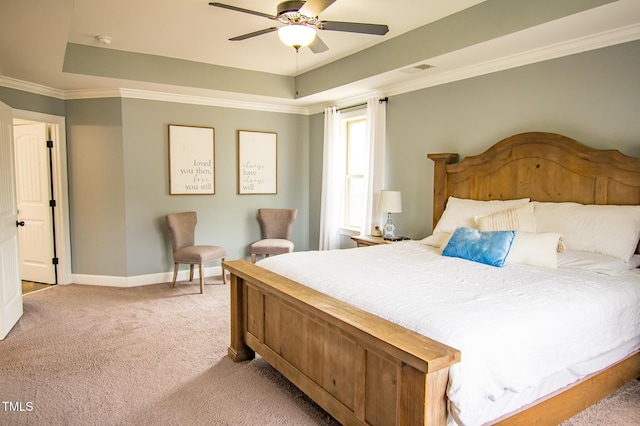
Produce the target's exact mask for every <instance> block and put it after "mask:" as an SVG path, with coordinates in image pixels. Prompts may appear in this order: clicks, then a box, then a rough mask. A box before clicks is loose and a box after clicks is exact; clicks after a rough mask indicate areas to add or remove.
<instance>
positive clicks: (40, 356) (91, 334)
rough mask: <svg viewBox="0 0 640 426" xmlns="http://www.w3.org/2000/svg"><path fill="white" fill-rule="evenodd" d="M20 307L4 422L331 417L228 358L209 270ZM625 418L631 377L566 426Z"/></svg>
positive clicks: (638, 387)
mask: <svg viewBox="0 0 640 426" xmlns="http://www.w3.org/2000/svg"><path fill="white" fill-rule="evenodd" d="M24 311H25V313H24V316H23V317H22V319H20V321H19V322H18V324H17V325H16V327H15V328H14V329H13V330H12V331H11V332H10V333H9V335H8V336H7V337H6V338H5V340H4V341H2V342H0V399H1V400H2V401H10V402H13V403H17V402H20V403H22V407H23V408H24V410H25V411H11V410H7V409H6V408H3V407H2V406H0V425H27V424H28V425H89V424H91V425H336V424H337V423H336V422H335V420H333V419H332V418H331V417H329V416H328V415H327V414H326V413H325V412H324V411H322V410H321V409H320V408H319V407H318V406H317V405H315V404H314V403H313V402H312V401H310V400H309V399H308V398H307V397H306V396H305V395H303V394H302V393H301V392H300V391H298V389H297V388H295V386H293V385H291V384H290V383H289V382H288V381H286V380H285V379H284V378H282V376H280V374H278V373H277V372H276V371H275V370H273V369H272V368H271V367H270V366H269V365H268V364H266V362H264V360H262V359H260V358H258V359H256V360H254V361H250V362H244V363H238V364H236V363H233V362H232V361H231V360H230V359H229V358H227V356H226V351H227V346H228V342H229V287H228V286H227V285H222V283H221V280H219V279H217V277H214V278H209V279H207V281H206V285H205V293H204V295H201V294H199V286H198V284H197V281H196V282H194V284H188V283H179V284H178V287H177V288H175V289H172V288H170V285H169V284H157V285H151V286H144V287H137V288H128V289H125V288H109V287H91V286H81V285H68V286H55V287H52V288H50V289H47V290H42V291H39V292H36V293H32V294H28V295H26V296H25V297H24ZM27 403H29V404H27ZM3 405H4V406H5V407H6V404H3ZM29 406H31V407H32V409H29ZM14 407H15V405H14ZM631 424H640V382H637V381H634V383H632V384H630V385H629V386H627V387H625V388H623V389H621V390H620V391H618V392H617V393H616V394H614V395H612V396H611V397H609V398H608V399H606V400H604V401H602V402H601V403H600V404H599V405H597V406H594V407H592V408H590V409H588V410H587V411H585V412H583V413H581V414H579V415H578V416H576V417H574V418H572V419H571V420H570V421H569V422H568V423H567V425H570V426H583V425H619V426H622V425H625V426H626V425H631Z"/></svg>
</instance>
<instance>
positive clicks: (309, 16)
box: [209, 0, 389, 53]
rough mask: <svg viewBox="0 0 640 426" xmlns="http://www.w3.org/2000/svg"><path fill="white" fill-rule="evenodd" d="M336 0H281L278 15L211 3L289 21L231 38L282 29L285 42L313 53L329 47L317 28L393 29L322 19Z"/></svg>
mask: <svg viewBox="0 0 640 426" xmlns="http://www.w3.org/2000/svg"><path fill="white" fill-rule="evenodd" d="M335 1H336V0H307V1H283V2H281V3H280V4H278V8H277V11H276V15H275V16H274V15H269V14H267V13H262V12H257V11H255V10H249V9H243V8H241V7H236V6H231V5H228V4H223V3H217V2H211V3H209V5H210V6H215V7H220V8H223V9H229V10H235V11H237V12H243V13H249V14H251V15H257V16H262V17H263V18H267V19H271V20H272V21H277V22H280V23H282V24H285V25H283V26H280V27H269V28H265V29H262V30H258V31H254V32H251V33H248V34H243V35H240V36H237V37H233V38H230V39H229V40H231V41H240V40H246V39H248V38H251V37H256V36H259V35H262V34H268V33H270V32H273V31H278V35H279V36H280V39H281V40H282V42H283V43H284V44H286V45H288V46H291V47H293V48H295V49H296V51H297V50H298V49H299V48H300V47H304V46H309V49H311V51H312V52H313V53H321V52H324V51H326V50H328V49H329V48H328V47H327V45H326V44H325V43H324V42H323V41H322V40H321V39H320V37H318V36H317V35H316V30H329V31H343V32H349V33H360V34H373V35H385V34H386V33H387V32H388V31H389V27H388V26H386V25H379V24H365V23H361V22H340V21H323V20H321V19H319V18H318V15H319V14H320V13H321V12H322V11H323V10H325V9H326V8H328V7H329V6H331V5H332V4H333V3H334V2H335Z"/></svg>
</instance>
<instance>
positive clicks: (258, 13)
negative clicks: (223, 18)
mask: <svg viewBox="0 0 640 426" xmlns="http://www.w3.org/2000/svg"><path fill="white" fill-rule="evenodd" d="M209 6H215V7H221V8H223V9H229V10H235V11H236V12H243V13H249V14H251V15H258V16H262V17H263V18H267V19H273V20H275V19H276V17H275V16H273V15H269V14H268V13H262V12H256V11H255V10H249V9H243V8H241V7H236V6H231V5H228V4H224V3H216V2H211V3H209Z"/></svg>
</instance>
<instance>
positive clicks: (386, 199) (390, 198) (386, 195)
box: [378, 190, 402, 238]
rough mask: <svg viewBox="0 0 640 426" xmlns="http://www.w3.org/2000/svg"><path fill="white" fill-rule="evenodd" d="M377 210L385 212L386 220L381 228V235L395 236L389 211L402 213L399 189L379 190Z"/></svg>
mask: <svg viewBox="0 0 640 426" xmlns="http://www.w3.org/2000/svg"><path fill="white" fill-rule="evenodd" d="M378 211H380V212H382V213H387V222H386V223H385V224H384V227H383V228H382V236H383V237H384V238H393V237H395V236H396V226H395V225H394V224H393V221H392V220H391V213H402V200H401V197H400V191H386V190H383V191H380V199H379V200H378Z"/></svg>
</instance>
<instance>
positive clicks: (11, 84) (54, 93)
mask: <svg viewBox="0 0 640 426" xmlns="http://www.w3.org/2000/svg"><path fill="white" fill-rule="evenodd" d="M0 86H2V87H6V88H9V89H15V90H21V91H23V92H29V93H34V94H36V95H42V96H48V97H50V98H56V99H64V97H65V91H64V90H59V89H54V88H51V87H47V86H42V85H40V84H36V83H30V82H28V81H22V80H16V79H15V78H11V77H5V76H3V75H0Z"/></svg>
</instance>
